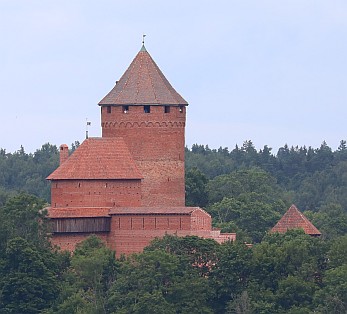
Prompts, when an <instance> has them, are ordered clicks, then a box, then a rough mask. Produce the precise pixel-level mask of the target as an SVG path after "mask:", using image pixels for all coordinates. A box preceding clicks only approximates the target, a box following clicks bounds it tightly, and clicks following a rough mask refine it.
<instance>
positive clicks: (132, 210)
mask: <svg viewBox="0 0 347 314" xmlns="http://www.w3.org/2000/svg"><path fill="white" fill-rule="evenodd" d="M196 210H199V211H203V212H204V213H206V212H205V211H204V210H203V209H201V208H200V207H113V208H112V209H111V210H110V215H128V214H132V215H152V214H153V215H172V214H178V215H190V214H192V213H193V212H194V211H196ZM206 214H207V215H209V214H208V213H206Z"/></svg>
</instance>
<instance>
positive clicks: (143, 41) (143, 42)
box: [142, 34, 146, 45]
mask: <svg viewBox="0 0 347 314" xmlns="http://www.w3.org/2000/svg"><path fill="white" fill-rule="evenodd" d="M145 37H146V35H145V34H143V35H142V45H144V44H145Z"/></svg>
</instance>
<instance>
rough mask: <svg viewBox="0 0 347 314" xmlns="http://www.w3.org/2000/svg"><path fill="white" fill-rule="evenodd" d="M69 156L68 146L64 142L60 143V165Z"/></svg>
mask: <svg viewBox="0 0 347 314" xmlns="http://www.w3.org/2000/svg"><path fill="white" fill-rule="evenodd" d="M68 158H69V147H68V146H67V145H66V144H61V145H60V165H62V164H63V162H64V161H65V160H67V159H68Z"/></svg>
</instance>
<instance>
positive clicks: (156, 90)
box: [99, 46, 188, 106]
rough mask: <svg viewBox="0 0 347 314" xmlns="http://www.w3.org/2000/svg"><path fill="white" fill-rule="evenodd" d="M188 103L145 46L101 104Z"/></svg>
mask: <svg viewBox="0 0 347 314" xmlns="http://www.w3.org/2000/svg"><path fill="white" fill-rule="evenodd" d="M143 104H149V105H188V103H187V102H186V101H185V100H184V99H183V98H182V96H181V95H180V94H179V93H177V92H176V90H175V89H174V88H173V87H172V86H171V84H170V83H169V81H168V80H167V79H166V78H165V76H164V74H163V73H162V72H161V71H160V69H159V67H158V66H157V64H156V63H155V62H154V60H153V59H152V57H151V56H150V54H149V53H148V52H147V50H146V48H145V47H144V46H142V48H141V50H140V51H139V53H138V54H137V55H136V57H135V59H134V60H133V61H132V63H131V64H130V66H129V68H128V69H127V70H126V71H125V73H124V74H123V76H122V77H121V78H120V80H119V81H118V82H117V83H116V85H115V87H114V88H113V89H112V90H111V91H110V92H109V93H108V94H107V95H106V96H105V97H104V98H103V99H102V100H101V101H100V102H99V105H100V106H102V105H143Z"/></svg>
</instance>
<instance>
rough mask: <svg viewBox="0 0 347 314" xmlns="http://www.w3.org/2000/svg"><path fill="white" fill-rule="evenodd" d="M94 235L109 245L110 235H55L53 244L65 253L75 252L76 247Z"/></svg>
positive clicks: (52, 239)
mask: <svg viewBox="0 0 347 314" xmlns="http://www.w3.org/2000/svg"><path fill="white" fill-rule="evenodd" d="M92 234H96V235H97V236H98V237H99V238H100V239H101V240H103V241H104V242H105V243H106V244H107V239H108V233H69V234H64V233H61V234H54V235H53V236H52V238H51V243H52V244H53V245H56V246H58V247H60V249H61V250H63V251H70V252H72V251H74V250H75V248H76V245H77V244H78V243H80V242H82V241H83V240H85V239H86V238H87V237H89V236H90V235H92Z"/></svg>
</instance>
